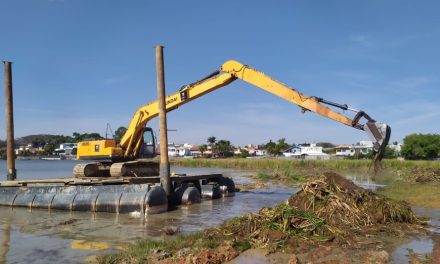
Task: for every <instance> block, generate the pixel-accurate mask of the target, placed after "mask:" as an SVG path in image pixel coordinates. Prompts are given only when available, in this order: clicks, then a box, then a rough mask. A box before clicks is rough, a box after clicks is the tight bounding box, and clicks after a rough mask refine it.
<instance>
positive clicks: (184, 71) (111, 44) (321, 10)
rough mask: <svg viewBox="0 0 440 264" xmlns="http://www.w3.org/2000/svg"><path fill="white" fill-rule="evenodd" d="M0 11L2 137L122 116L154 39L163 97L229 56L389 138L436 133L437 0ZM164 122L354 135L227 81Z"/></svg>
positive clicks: (151, 94) (222, 131)
mask: <svg viewBox="0 0 440 264" xmlns="http://www.w3.org/2000/svg"><path fill="white" fill-rule="evenodd" d="M0 10H1V13H2V15H1V16H0V24H1V26H0V59H1V60H8V61H12V62H13V64H12V67H13V89H14V91H13V92H14V113H15V135H16V137H20V136H25V135H29V134H64V135H72V133H73V132H80V133H85V132H98V133H101V134H102V135H105V131H106V125H107V123H109V124H110V125H111V127H112V128H113V130H116V129H117V128H118V127H119V126H127V125H128V124H129V122H130V119H131V118H132V115H133V113H134V112H135V110H136V109H137V108H139V107H141V106H142V105H144V104H146V103H148V102H150V101H153V100H155V99H156V97H157V90H156V72H155V50H154V46H155V45H163V46H165V49H164V57H165V79H166V90H167V94H171V93H174V92H176V91H177V90H178V89H179V88H180V87H182V86H183V85H185V84H188V83H191V82H194V81H195V80H198V79H200V78H202V77H204V76H206V75H207V74H209V73H211V72H213V71H214V70H217V69H219V68H220V66H221V65H222V64H223V63H224V62H226V61H228V60H231V59H234V60H237V61H239V62H241V63H243V64H247V65H249V66H251V67H253V68H255V69H257V70H260V71H263V72H264V73H266V74H267V75H269V76H271V77H272V78H274V79H276V80H279V81H281V82H282V83H285V84H287V85H288V86H290V87H294V88H295V89H297V90H298V91H300V92H302V93H303V94H305V95H314V96H318V97H323V98H325V99H327V100H330V101H334V102H338V103H342V104H348V105H349V106H350V107H352V108H355V109H361V110H364V111H365V112H367V113H368V114H369V115H370V116H371V117H373V118H374V119H376V120H377V121H381V122H385V123H387V124H389V125H390V126H391V128H392V136H391V141H398V142H402V140H403V138H404V137H405V136H407V135H409V134H411V133H439V132H440V122H438V120H439V118H440V107H439V102H440V89H439V83H440V80H439V78H440V74H439V73H440V52H439V47H440V16H439V15H438V10H440V2H438V1H434V0H432V1H429V0H427V1H407V0H399V1H397V0H389V1H383V0H371V1H352V0H335V1H327V0H321V1H318V0H315V1H306V0H303V1H293V0H289V1H287V0H286V1H284V0H280V1H261V0H252V1H251V0H242V1H234V0H223V1H202V0H200V1H195V0H188V1H169V0H163V1H137V0H132V1H122V0H120V1H117V0H93V1H90V0H28V1H24V0H0ZM0 78H1V81H2V85H3V76H1V77H0ZM2 89H3V88H2ZM0 94H3V92H2V93H0ZM0 104H1V109H4V99H3V98H2V100H0ZM344 114H347V115H349V116H352V113H350V112H345V113H344ZM157 123H158V119H153V120H152V121H150V123H149V124H148V125H149V126H151V127H153V128H154V129H157V127H158V124H157ZM168 128H169V129H173V130H176V131H171V132H169V141H170V142H175V143H185V142H187V143H193V144H203V143H206V139H207V138H208V137H210V136H215V137H216V138H217V139H226V140H230V141H231V142H232V143H233V144H235V145H245V144H250V143H253V144H260V143H265V142H268V141H269V140H271V139H272V140H278V139H280V138H286V141H287V142H288V143H303V142H315V143H316V142H324V141H325V142H332V143H335V144H342V143H348V144H352V143H356V142H357V141H360V140H367V139H368V137H367V135H366V133H365V132H363V131H360V130H356V129H353V128H351V127H348V126H345V125H342V124H340V123H337V122H335V121H332V120H329V119H326V118H324V117H322V116H318V115H316V114H314V113H310V112H308V113H305V114H302V113H301V111H300V109H299V108H298V107H297V106H296V105H293V104H291V103H289V102H287V101H284V100H283V99H281V98H278V97H276V96H274V95H272V94H269V93H267V92H265V91H262V90H261V89H259V88H257V87H254V86H252V85H249V84H247V83H245V82H243V81H241V80H237V81H235V82H233V83H232V84H230V85H228V86H226V87H224V88H221V89H219V90H217V91H215V92H213V93H210V94H207V95H205V96H203V97H201V98H199V99H197V100H195V101H192V102H190V103H188V104H186V105H184V106H182V107H180V108H178V109H177V110H175V111H173V112H170V113H169V114H168ZM5 134H6V133H5V120H4V114H1V115H0V138H1V139H4V138H5Z"/></svg>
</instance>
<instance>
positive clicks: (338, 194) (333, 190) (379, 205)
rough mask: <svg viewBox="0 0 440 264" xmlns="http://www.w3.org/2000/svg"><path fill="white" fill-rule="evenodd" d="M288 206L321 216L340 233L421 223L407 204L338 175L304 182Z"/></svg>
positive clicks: (327, 175)
mask: <svg viewBox="0 0 440 264" xmlns="http://www.w3.org/2000/svg"><path fill="white" fill-rule="evenodd" d="M287 203H288V205H289V206H292V207H294V208H296V209H299V210H304V211H307V212H313V213H314V214H315V215H316V216H317V217H322V218H323V219H325V222H326V224H327V225H328V226H329V228H330V229H334V228H337V229H339V230H337V231H344V230H351V229H353V228H361V227H366V226H372V225H375V224H388V223H410V224H413V223H418V222H419V219H418V218H417V216H416V215H415V214H414V212H413V211H412V210H411V208H410V206H409V205H408V204H406V203H405V202H398V201H394V200H391V199H389V198H386V197H385V196H383V195H380V194H376V193H374V192H372V191H370V190H366V189H363V188H361V187H359V186H357V185H355V184H354V183H353V182H351V181H349V180H347V179H346V178H344V177H343V176H341V175H338V174H336V173H324V175H322V176H320V177H317V178H315V179H314V180H311V181H308V182H306V183H304V184H303V185H302V186H301V190H300V191H299V192H298V193H296V194H294V195H292V196H291V197H290V198H289V199H288V201H287ZM335 231H336V230H335Z"/></svg>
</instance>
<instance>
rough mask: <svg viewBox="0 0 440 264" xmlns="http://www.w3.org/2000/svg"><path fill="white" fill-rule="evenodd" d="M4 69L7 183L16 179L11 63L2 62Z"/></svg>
mask: <svg viewBox="0 0 440 264" xmlns="http://www.w3.org/2000/svg"><path fill="white" fill-rule="evenodd" d="M3 64H4V68H5V72H4V73H5V74H4V79H5V100H6V104H5V111H6V163H7V175H6V179H7V180H8V181H15V180H16V179H17V171H16V169H15V153H14V106H13V97H12V62H10V61H3Z"/></svg>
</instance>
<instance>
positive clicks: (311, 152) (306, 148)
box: [283, 144, 330, 159]
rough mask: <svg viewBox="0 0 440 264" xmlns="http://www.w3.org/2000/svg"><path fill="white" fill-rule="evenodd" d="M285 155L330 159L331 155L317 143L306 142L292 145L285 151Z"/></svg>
mask: <svg viewBox="0 0 440 264" xmlns="http://www.w3.org/2000/svg"><path fill="white" fill-rule="evenodd" d="M283 156H284V157H293V158H305V159H328V158H330V156H329V155H328V154H326V153H324V152H322V147H318V146H316V144H304V145H297V146H293V147H290V148H289V149H287V150H286V151H284V152H283Z"/></svg>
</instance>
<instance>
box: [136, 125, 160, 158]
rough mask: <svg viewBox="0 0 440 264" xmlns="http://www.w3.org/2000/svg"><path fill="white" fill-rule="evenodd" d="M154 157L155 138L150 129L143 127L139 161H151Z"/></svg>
mask: <svg viewBox="0 0 440 264" xmlns="http://www.w3.org/2000/svg"><path fill="white" fill-rule="evenodd" d="M155 156H156V138H155V136H154V132H153V129H151V127H145V129H144V134H143V137H142V145H141V148H140V150H139V157H138V158H140V159H151V158H154V157H155Z"/></svg>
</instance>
